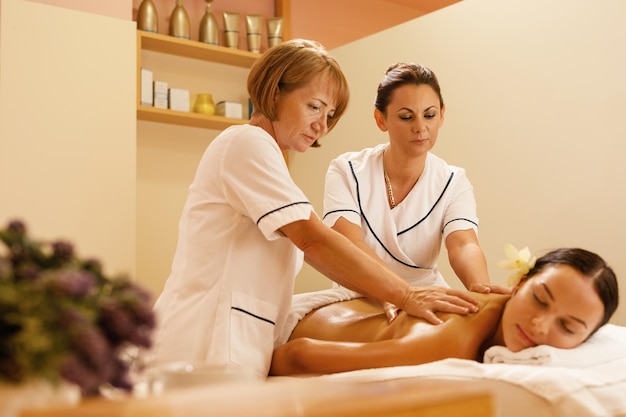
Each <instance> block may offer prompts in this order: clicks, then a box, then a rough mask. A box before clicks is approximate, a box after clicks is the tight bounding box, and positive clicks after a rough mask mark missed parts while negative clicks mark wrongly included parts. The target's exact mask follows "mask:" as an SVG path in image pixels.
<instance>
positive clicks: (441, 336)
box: [270, 294, 510, 375]
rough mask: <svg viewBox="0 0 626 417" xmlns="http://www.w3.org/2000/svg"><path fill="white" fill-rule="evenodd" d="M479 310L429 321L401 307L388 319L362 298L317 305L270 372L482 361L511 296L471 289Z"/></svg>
mask: <svg viewBox="0 0 626 417" xmlns="http://www.w3.org/2000/svg"><path fill="white" fill-rule="evenodd" d="M473 296H475V297H476V298H477V299H478V300H479V301H480V308H479V310H478V312H476V313H473V314H467V315H458V314H450V313H444V314H438V316H439V317H440V318H441V319H442V320H443V321H444V323H443V324H440V325H432V324H430V323H428V322H426V321H425V320H423V319H420V318H416V317H413V316H409V315H408V314H406V313H405V312H403V311H401V312H400V313H399V315H398V317H397V318H396V319H395V320H394V321H393V322H392V323H391V324H389V323H388V321H387V317H386V316H385V313H384V311H383V310H382V309H381V307H380V306H379V305H377V304H375V303H372V302H370V301H368V300H367V299H365V298H358V299H354V300H350V301H342V302H338V303H333V304H329V305H327V306H324V307H320V308H318V309H316V310H314V311H312V312H311V313H309V314H307V315H306V316H305V317H304V318H303V319H302V320H301V321H300V322H299V323H298V325H297V326H296V328H295V329H294V331H293V332H292V334H291V337H290V339H289V342H288V343H286V344H285V345H283V346H280V347H279V348H277V349H276V350H275V351H274V357H273V359H272V366H271V369H270V375H294V374H321V373H333V372H344V371H350V370H356V369H364V368H378V367H385V366H398V365H417V364H421V363H427V362H433V361H436V360H440V359H445V358H462V359H473V360H481V359H482V355H483V353H484V351H485V349H487V348H488V347H490V346H492V345H495V344H503V343H502V341H501V340H499V338H500V336H499V332H498V325H499V321H500V317H501V315H502V311H503V309H504V306H505V305H506V301H507V300H508V299H509V297H510V296H509V295H500V294H473Z"/></svg>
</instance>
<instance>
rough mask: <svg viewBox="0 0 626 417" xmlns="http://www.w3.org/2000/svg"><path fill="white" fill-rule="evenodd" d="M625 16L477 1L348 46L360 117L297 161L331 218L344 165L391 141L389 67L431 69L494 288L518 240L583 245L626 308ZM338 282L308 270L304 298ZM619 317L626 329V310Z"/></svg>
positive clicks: (608, 3)
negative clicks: (335, 166)
mask: <svg viewBox="0 0 626 417" xmlns="http://www.w3.org/2000/svg"><path fill="white" fill-rule="evenodd" d="M625 19H626V3H625V2H623V1H622V0H605V1H603V2H596V1H593V0H577V1H576V2H571V1H569V0H551V1H549V2H546V1H543V0H507V1H506V2H503V1H501V0H465V1H463V2H460V3H458V4H454V5H452V6H449V7H447V8H445V9H442V10H440V11H437V12H434V13H431V14H429V15H426V16H423V17H421V18H418V19H416V20H413V21H411V22H408V23H406V24H403V25H400V26H397V27H394V28H392V29H389V30H387V31H384V32H382V33H380V34H376V35H372V36H370V37H368V38H364V39H362V40H359V41H356V42H353V43H351V44H348V45H345V46H343V47H340V48H337V49H334V50H332V53H333V55H335V56H336V57H337V59H338V60H339V62H340V63H341V64H342V67H343V68H344V70H345V72H346V75H347V77H348V80H349V82H350V86H351V90H352V97H351V103H350V107H349V109H348V112H347V114H346V116H345V117H344V119H343V120H342V121H341V122H340V123H339V124H338V126H337V127H336V129H335V131H333V132H332V133H331V134H330V135H329V136H328V137H327V138H325V139H323V141H322V144H323V146H322V148H321V149H318V150H315V149H313V150H310V151H308V152H306V153H305V154H295V153H292V154H291V155H290V161H291V167H292V168H291V169H292V172H293V175H294V177H295V179H296V181H297V182H298V183H299V184H300V185H301V186H302V188H303V189H304V190H305V192H306V193H307V195H309V197H310V198H311V199H312V201H313V203H314V205H315V206H316V208H317V209H318V211H319V212H320V213H321V211H322V194H323V179H324V175H325V170H326V167H327V165H328V163H329V162H330V160H331V159H332V158H333V157H334V156H335V155H337V154H339V153H341V152H344V151H348V150H355V149H360V148H363V147H366V146H372V145H375V144H377V143H381V142H384V141H386V136H385V135H383V134H381V133H380V132H378V131H377V128H376V126H375V123H374V120H373V117H372V112H373V104H372V103H373V99H374V95H375V90H376V86H377V85H378V82H379V81H380V79H381V78H382V76H383V74H384V70H385V69H386V68H387V66H388V65H390V64H392V63H393V62H396V61H413V62H419V63H422V64H425V65H427V66H429V67H430V68H432V69H433V70H434V71H435V72H436V73H437V75H438V76H439V80H440V83H441V85H442V90H443V94H444V100H445V102H446V104H447V111H446V121H445V124H444V126H443V128H442V130H441V131H440V134H439V140H438V143H437V145H436V147H435V149H434V152H435V153H436V154H438V155H439V156H441V157H443V158H444V159H446V160H447V161H448V162H449V163H452V164H455V165H460V166H463V167H465V168H466V169H467V171H468V175H469V178H470V180H471V181H472V183H473V185H474V188H475V191H476V196H477V200H478V205H479V207H478V208H479V216H480V236H479V237H480V240H481V243H482V246H483V248H484V250H485V252H486V255H487V258H488V262H489V265H490V273H491V276H492V280H493V281H495V282H498V283H504V281H505V276H506V272H505V271H501V270H498V269H497V268H495V263H496V262H497V261H498V260H500V259H502V258H504V253H503V246H504V244H505V243H507V242H510V243H512V244H514V245H516V246H517V247H518V248H521V247H524V246H529V247H530V249H531V250H532V251H533V252H535V253H542V252H544V251H546V250H549V249H551V248H555V247H560V246H581V247H584V248H587V249H590V250H593V251H596V252H598V253H599V254H601V255H602V256H603V257H604V258H605V259H607V260H608V261H609V262H610V263H611V264H612V265H613V266H614V268H615V270H616V272H617V273H618V276H621V277H622V278H621V282H620V284H621V288H622V290H621V295H622V299H626V278H624V277H626V257H624V256H623V247H624V243H625V238H624V232H625V231H626V217H625V216H624V215H623V214H624V213H625V212H626V195H625V193H624V184H623V181H624V178H626V164H624V163H623V160H622V159H623V155H624V154H626V142H625V141H624V138H626V125H625V124H624V123H623V117H624V116H623V115H624V114H626V77H624V74H626V55H625V54H624V50H625V48H626V26H624V24H623V23H624V21H625ZM443 252H444V256H443V258H442V260H441V262H440V263H441V264H442V269H444V274H445V276H447V277H448V280H449V281H450V282H451V283H453V284H454V285H455V286H458V280H456V279H455V278H454V276H453V273H452V272H451V270H450V269H449V266H448V265H447V260H446V254H445V249H444V250H443ZM328 285H329V282H328V280H326V279H325V278H323V277H320V276H319V274H317V273H316V272H315V271H313V270H311V269H310V268H308V267H307V268H305V269H304V270H303V271H302V273H301V274H300V276H299V277H298V282H297V287H296V289H297V291H309V290H312V289H318V288H325V287H327V286H328ZM615 321H617V322H619V323H621V324H626V307H624V306H623V305H622V307H621V308H620V309H619V312H618V315H617V317H616V319H615Z"/></svg>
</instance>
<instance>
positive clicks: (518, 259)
mask: <svg viewBox="0 0 626 417" xmlns="http://www.w3.org/2000/svg"><path fill="white" fill-rule="evenodd" d="M504 253H505V254H506V257H507V258H508V259H505V260H503V261H499V262H498V263H497V264H496V265H497V266H498V267H500V268H502V269H512V270H513V271H515V272H513V273H512V274H510V275H509V276H508V277H507V279H506V281H507V284H508V285H509V287H514V286H516V285H517V284H519V282H520V280H521V279H522V277H523V276H524V275H526V274H528V271H530V270H531V269H532V268H533V267H534V266H535V262H536V261H537V257H535V256H532V255H531V254H530V250H529V249H528V247H525V248H524V249H522V250H520V251H518V250H517V249H516V248H515V246H513V245H511V244H510V243H507V244H506V245H504Z"/></svg>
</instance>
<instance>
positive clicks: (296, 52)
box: [248, 39, 350, 132]
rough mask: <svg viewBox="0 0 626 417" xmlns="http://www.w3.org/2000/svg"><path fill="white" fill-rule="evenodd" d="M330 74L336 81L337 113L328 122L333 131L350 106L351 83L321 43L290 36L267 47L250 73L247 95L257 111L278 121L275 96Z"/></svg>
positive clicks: (333, 81) (331, 79)
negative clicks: (349, 85) (349, 83)
mask: <svg viewBox="0 0 626 417" xmlns="http://www.w3.org/2000/svg"><path fill="white" fill-rule="evenodd" d="M320 76H328V77H329V80H330V81H331V83H333V84H334V99H335V102H336V108H335V113H334V115H333V117H332V118H331V119H330V120H329V121H328V131H329V132H330V131H331V130H332V128H333V127H335V125H336V124H337V122H338V121H339V119H340V118H341V116H342V115H343V113H344V112H345V111H346V108H347V107H348V100H349V98H350V91H349V89H348V82H347V81H346V78H345V76H344V74H343V72H342V71H341V68H340V67H339V64H338V63H337V61H336V60H335V59H334V58H332V57H331V56H329V55H328V52H327V51H326V49H325V48H324V47H323V46H322V45H321V44H320V43H318V42H315V41H310V40H306V39H291V40H288V41H285V42H282V43H280V44H278V45H276V46H274V47H272V48H270V49H268V50H267V51H266V52H265V53H264V54H263V55H262V56H261V57H260V58H259V59H258V60H257V61H256V62H255V63H254V65H253V66H252V68H251V69H250V74H248V94H249V95H250V99H251V100H252V105H253V106H254V111H255V112H259V113H261V114H263V115H264V116H265V117H267V118H268V119H270V120H276V105H275V102H274V98H275V97H276V93H278V91H279V90H280V91H283V92H286V93H289V92H292V91H294V90H297V89H298V88H301V87H304V86H305V85H306V84H308V83H309V82H310V81H311V80H313V79H315V78H316V77H320Z"/></svg>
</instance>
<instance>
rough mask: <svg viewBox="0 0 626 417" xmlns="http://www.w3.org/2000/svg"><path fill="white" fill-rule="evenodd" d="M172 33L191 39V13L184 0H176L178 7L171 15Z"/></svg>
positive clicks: (175, 35) (178, 36)
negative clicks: (189, 13)
mask: <svg viewBox="0 0 626 417" xmlns="http://www.w3.org/2000/svg"><path fill="white" fill-rule="evenodd" d="M170 35H171V36H174V37H176V38H185V39H189V15H188V14H187V10H185V7H184V6H183V0H176V7H174V10H172V15H171V16H170Z"/></svg>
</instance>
